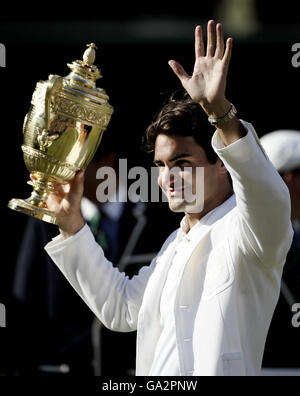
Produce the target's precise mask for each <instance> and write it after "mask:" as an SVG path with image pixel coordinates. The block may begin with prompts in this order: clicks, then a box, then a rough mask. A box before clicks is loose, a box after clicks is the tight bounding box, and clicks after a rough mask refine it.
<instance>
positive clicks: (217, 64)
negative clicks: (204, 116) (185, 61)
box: [169, 21, 232, 104]
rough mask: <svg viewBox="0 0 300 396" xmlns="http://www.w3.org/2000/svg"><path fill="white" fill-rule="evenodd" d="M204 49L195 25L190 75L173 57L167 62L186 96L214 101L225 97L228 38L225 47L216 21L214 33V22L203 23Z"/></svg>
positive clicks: (228, 50) (229, 49) (199, 31)
mask: <svg viewBox="0 0 300 396" xmlns="http://www.w3.org/2000/svg"><path fill="white" fill-rule="evenodd" d="M207 37H208V40H207V51H206V55H205V54H204V52H205V51H204V44H203V38H202V30H201V27H200V26H197V28H196V31H195V53H196V59H195V65H194V70H193V74H192V76H189V75H188V74H187V73H186V71H185V70H184V68H183V67H182V66H181V65H180V64H179V63H178V62H176V61H170V62H169V64H170V66H171V67H172V69H173V70H174V72H175V74H176V75H177V76H178V77H179V79H180V81H181V83H182V85H183V87H184V88H185V90H186V91H187V92H188V94H189V95H190V97H191V98H192V99H193V100H194V101H196V102H198V103H200V104H204V103H209V104H210V103H214V102H217V101H218V100H221V99H223V98H224V97H225V89H226V78H227V70H228V65H229V61H230V55H231V44H232V41H231V39H229V40H228V41H227V46H226V50H225V46H224V40H223V33H222V28H221V25H217V29H216V34H215V29H214V22H213V21H210V22H209V23H208V27H207Z"/></svg>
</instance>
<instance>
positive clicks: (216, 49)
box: [195, 20, 232, 64]
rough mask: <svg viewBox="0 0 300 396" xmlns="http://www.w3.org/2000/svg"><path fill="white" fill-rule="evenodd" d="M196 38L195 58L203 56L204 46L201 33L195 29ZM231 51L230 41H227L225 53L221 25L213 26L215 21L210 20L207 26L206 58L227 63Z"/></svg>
mask: <svg viewBox="0 0 300 396" xmlns="http://www.w3.org/2000/svg"><path fill="white" fill-rule="evenodd" d="M196 32H197V33H196V37H195V47H196V57H199V56H204V44H203V38H202V31H200V29H198V26H197V28H196ZM231 49H232V39H231V40H229V41H228V40H227V45H226V51H225V54H224V50H225V45H224V36H223V28H222V24H221V23H218V24H217V25H216V26H215V21H213V20H211V21H209V22H208V24H207V49H206V56H208V57H217V58H219V59H220V60H222V59H224V61H225V62H226V64H227V63H229V60H230V56H231Z"/></svg>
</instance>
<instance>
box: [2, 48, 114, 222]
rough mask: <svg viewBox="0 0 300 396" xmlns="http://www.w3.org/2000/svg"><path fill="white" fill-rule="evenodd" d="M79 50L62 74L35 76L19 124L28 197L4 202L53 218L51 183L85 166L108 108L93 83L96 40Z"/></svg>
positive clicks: (109, 111) (108, 114)
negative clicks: (49, 201) (30, 188)
mask: <svg viewBox="0 0 300 396" xmlns="http://www.w3.org/2000/svg"><path fill="white" fill-rule="evenodd" d="M87 46H88V47H89V48H88V49H87V50H86V51H85V52H84V54H83V60H82V61H80V60H77V61H74V62H72V63H71V64H68V67H69V68H70V69H71V72H70V74H69V75H68V76H66V77H60V76H57V75H50V76H49V79H48V80H47V81H39V82H38V83H37V85H36V88H35V91H34V93H33V96H32V100H31V107H30V110H29V112H28V114H27V115H26V116H25V120H24V125H23V134H24V140H23V145H22V151H23V154H24V162H25V164H26V167H27V169H28V171H29V172H30V173H31V174H32V175H33V176H34V180H32V181H29V182H28V184H30V185H32V186H33V192H32V194H31V196H30V197H29V198H27V199H24V200H23V199H17V198H14V199H12V200H10V201H9V203H8V207H9V208H11V209H14V210H17V211H19V212H22V213H25V214H27V215H31V216H33V217H36V218H39V219H41V220H43V221H46V222H48V223H53V224H56V217H55V214H54V213H52V212H51V211H50V210H49V209H48V208H47V204H46V200H47V196H48V195H49V193H55V184H57V183H61V184H65V183H67V182H69V181H70V180H72V179H73V178H74V176H75V174H76V172H77V171H78V170H80V169H85V168H86V167H87V165H88V164H89V162H90V161H91V159H92V158H93V156H94V153H95V151H96V150H97V148H98V146H99V144H100V141H101V138H102V135H103V132H104V131H105V129H106V127H107V125H108V123H109V121H110V118H111V115H112V113H113V108H112V106H110V105H109V104H108V100H109V97H108V96H107V95H106V92H105V91H104V90H103V89H101V88H97V87H96V83H95V81H96V80H97V79H98V78H101V77H102V76H101V73H100V70H99V69H98V68H97V67H96V66H95V65H93V63H94V61H95V48H96V46H95V44H93V43H92V44H88V45H87Z"/></svg>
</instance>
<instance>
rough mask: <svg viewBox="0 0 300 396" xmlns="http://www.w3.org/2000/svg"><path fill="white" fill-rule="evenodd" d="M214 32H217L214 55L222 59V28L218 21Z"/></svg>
mask: <svg viewBox="0 0 300 396" xmlns="http://www.w3.org/2000/svg"><path fill="white" fill-rule="evenodd" d="M216 32H217V46H216V52H215V56H216V57H217V58H219V59H222V58H223V55H224V38H223V28H222V25H221V24H220V23H218V24H217V26H216Z"/></svg>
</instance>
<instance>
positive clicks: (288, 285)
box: [261, 130, 300, 369]
mask: <svg viewBox="0 0 300 396" xmlns="http://www.w3.org/2000/svg"><path fill="white" fill-rule="evenodd" d="M261 143H262V145H263V147H264V149H265V151H266V153H267V154H268V156H269V158H270V160H271V161H272V162H273V164H274V166H275V167H276V169H277V170H278V172H279V173H280V174H281V176H282V178H283V180H284V181H285V183H286V185H287V187H288V189H289V191H290V196H291V206H292V215H291V216H292V222H293V227H294V232H295V234H294V240H293V244H292V247H291V250H290V252H289V254H288V256H287V260H286V264H285V267H284V270H283V277H282V284H281V294H280V298H279V301H278V304H277V307H276V310H275V313H274V316H273V320H272V323H271V326H270V330H269V334H268V338H267V342H266V348H265V354H264V360H263V366H264V367H273V368H275V367H276V368H299V369H300V348H299V341H300V328H299V327H298V328H296V327H294V326H293V325H292V317H293V315H294V313H293V312H292V306H293V305H294V304H295V303H299V302H300V131H294V130H278V131H275V132H271V133H268V134H267V135H264V136H263V137H262V138H261Z"/></svg>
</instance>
